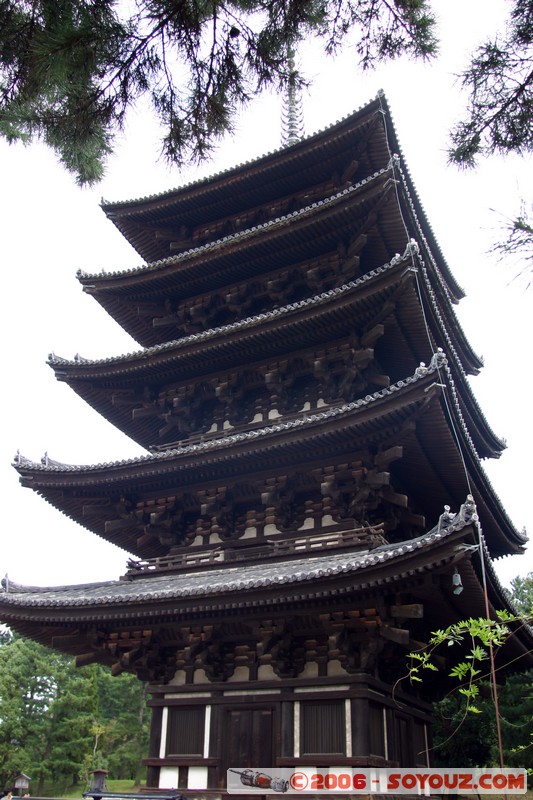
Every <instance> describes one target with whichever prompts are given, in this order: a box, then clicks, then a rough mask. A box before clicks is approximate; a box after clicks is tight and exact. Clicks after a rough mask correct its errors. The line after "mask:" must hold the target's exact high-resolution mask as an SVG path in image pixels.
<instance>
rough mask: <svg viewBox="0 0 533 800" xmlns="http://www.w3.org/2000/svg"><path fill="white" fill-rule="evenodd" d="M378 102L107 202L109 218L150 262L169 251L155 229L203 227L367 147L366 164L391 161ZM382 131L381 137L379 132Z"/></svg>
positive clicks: (303, 183)
mask: <svg viewBox="0 0 533 800" xmlns="http://www.w3.org/2000/svg"><path fill="white" fill-rule="evenodd" d="M378 112H379V104H378V102H377V101H374V102H372V103H370V104H368V105H367V106H365V107H363V108H361V109H360V110H359V111H357V112H356V113H355V114H352V115H350V116H349V117H347V118H346V119H343V120H341V121H340V122H337V123H336V124H334V125H332V126H330V127H328V128H327V129H325V130H323V131H319V132H318V133H316V134H314V135H313V136H310V137H308V138H306V139H304V140H302V141H300V142H297V143H295V144H293V145H291V146H289V147H284V148H281V149H279V150H276V151H274V152H273V153H269V154H267V155H265V156H262V157H260V158H258V159H255V160H253V161H251V162H248V163H245V164H241V165H238V166H236V167H234V168H233V169H230V170H227V171H224V172H221V173H219V174H216V175H213V176H210V177H208V178H205V179H202V180H198V181H195V182H194V183H192V184H188V185H186V186H183V187H180V188H177V189H174V190H170V191H167V192H163V193H161V194H157V195H153V196H151V197H145V198H140V199H138V200H132V201H126V202H115V203H110V202H103V203H102V208H103V211H104V213H105V214H106V215H107V217H108V218H109V219H110V220H111V221H112V222H113V223H114V224H115V225H116V226H117V228H118V229H119V230H120V231H121V233H122V234H123V235H124V236H125V238H126V239H127V240H128V241H129V242H130V244H132V246H133V247H134V248H135V249H136V250H137V251H138V252H139V253H140V255H141V256H142V258H144V259H145V260H146V261H156V260H158V259H160V258H164V257H166V256H167V255H168V252H166V251H165V245H164V244H162V243H160V242H159V243H158V241H157V240H156V239H155V238H154V236H153V232H152V230H151V227H153V226H157V225H163V226H164V225H169V224H173V225H174V226H176V227H179V226H180V224H184V223H185V224H189V225H192V226H194V225H198V224H202V223H204V222H206V221H210V220H213V219H217V218H220V217H225V216H226V215H227V214H232V213H239V212H240V211H243V210H246V209H248V208H250V207H253V206H255V205H258V204H259V203H261V202H263V203H266V202H268V201H269V200H275V199H277V198H278V197H280V196H285V195H290V194H292V193H293V192H294V191H298V190H302V189H304V188H306V187H307V186H311V185H314V184H316V183H320V182H321V181H324V180H327V179H329V178H330V177H331V175H332V174H334V173H335V171H336V170H338V169H339V168H342V166H343V157H344V158H348V159H349V160H350V159H352V158H353V157H354V152H355V153H358V152H359V151H362V153H361V156H360V157H361V158H362V161H363V164H362V168H366V169H371V170H375V169H377V168H379V166H380V165H383V163H384V162H385V163H386V160H387V148H386V141H385V139H384V136H383V131H382V127H381V126H380V129H378V125H377V124H376V123H377V122H378V120H377V117H376V115H377V114H378ZM373 133H377V134H378V135H377V136H376V135H373Z"/></svg>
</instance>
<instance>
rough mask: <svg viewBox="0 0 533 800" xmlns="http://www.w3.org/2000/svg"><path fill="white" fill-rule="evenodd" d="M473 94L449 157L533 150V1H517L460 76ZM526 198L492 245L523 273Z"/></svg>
mask: <svg viewBox="0 0 533 800" xmlns="http://www.w3.org/2000/svg"><path fill="white" fill-rule="evenodd" d="M460 78H461V81H462V85H463V88H464V89H465V91H466V93H467V96H468V106H467V112H466V115H465V117H464V118H463V119H462V120H461V121H460V122H459V123H458V124H457V125H456V126H455V127H454V128H453V130H452V134H451V147H450V154H449V155H450V161H451V162H452V163H455V164H459V165H460V166H466V167H472V166H475V164H476V162H477V160H478V158H479V157H480V156H487V155H492V154H494V153H497V154H499V155H507V154H509V153H517V154H519V155H525V154H527V153H531V152H532V151H533V3H532V2H531V0H514V2H513V4H512V5H511V11H510V15H509V20H508V24H507V27H506V29H505V30H503V31H497V32H496V33H495V35H494V37H493V38H492V39H490V40H488V41H486V42H485V43H483V44H482V45H480V47H479V48H478V49H477V50H476V52H475V53H474V54H473V56H472V60H471V62H470V65H469V66H468V68H467V69H466V70H465V71H464V72H463V73H462V75H461V76H460ZM528 206H530V204H529V203H528V202H526V201H524V200H523V201H522V205H521V208H520V210H519V211H518V212H517V213H516V214H515V216H514V217H512V218H511V219H509V220H507V221H506V222H505V224H504V226H503V238H502V239H501V240H500V241H499V242H497V243H496V244H495V246H494V247H493V248H492V250H493V252H495V253H496V254H498V255H499V256H501V257H503V258H508V257H509V256H511V257H513V256H518V257H519V259H520V260H521V262H522V264H523V266H521V268H520V273H526V272H530V271H531V270H533V225H532V224H531V218H530V214H529V211H528Z"/></svg>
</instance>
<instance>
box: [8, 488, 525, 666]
mask: <svg viewBox="0 0 533 800" xmlns="http://www.w3.org/2000/svg"><path fill="white" fill-rule="evenodd" d="M475 520H476V515H475V505H474V504H473V503H472V501H471V498H467V501H466V503H465V504H464V505H462V506H461V509H460V512H459V513H458V514H457V515H456V516H455V517H454V518H450V517H445V516H443V517H442V518H441V520H439V523H438V525H437V526H435V527H434V528H433V529H432V530H431V531H429V532H428V533H426V534H424V535H422V536H420V537H418V538H416V539H412V540H409V541H405V542H400V543H397V544H394V545H389V544H387V545H382V546H380V547H377V548H376V549H374V550H372V551H371V552H359V553H350V552H343V553H339V554H331V553H328V554H327V555H317V556H313V557H309V556H308V557H306V558H302V559H297V560H291V561H288V562H282V561H281V562H280V561H278V562H276V563H271V564H269V563H265V562H262V563H260V564H240V565H238V566H230V565H224V566H223V567H222V568H219V569H214V570H209V571H201V572H191V573H181V574H172V575H166V576H161V575H158V576H148V577H140V578H135V579H134V580H119V581H108V582H100V583H92V584H83V585H78V586H76V585H74V586H59V587H35V586H24V585H20V584H16V583H13V582H12V581H10V580H9V579H7V577H6V578H5V579H4V580H3V581H2V589H0V618H2V620H4V622H6V623H8V624H9V625H11V626H12V627H13V628H14V629H15V630H17V631H19V632H20V633H22V634H23V635H26V636H30V637H31V638H33V639H35V640H37V641H40V642H41V643H43V644H45V645H48V646H52V647H54V648H55V649H60V650H63V651H64V652H67V653H69V654H71V655H83V656H85V655H86V654H87V648H89V649H90V648H91V642H92V641H93V640H92V639H91V637H90V636H89V637H88V635H87V634H81V631H83V630H86V631H90V630H91V629H92V627H94V626H95V625H96V626H97V629H98V631H100V632H105V631H112V630H116V629H117V625H118V626H119V629H120V630H122V631H127V630H128V629H132V628H135V627H139V628H141V629H143V630H144V631H145V633H146V634H150V633H151V631H150V629H152V630H153V627H154V625H155V626H156V627H157V628H158V629H159V630H161V629H162V628H164V627H168V628H169V629H170V628H172V627H173V628H178V629H179V626H180V625H184V624H187V623H189V624H190V623H191V622H193V621H197V622H198V621H201V620H202V618H204V617H205V616H207V618H208V619H209V621H210V624H212V623H213V620H215V619H216V618H217V616H221V617H223V618H224V619H225V620H226V621H230V620H231V619H232V618H234V617H235V616H236V615H237V617H238V615H239V614H242V612H243V610H247V611H248V612H250V611H256V612H258V611H259V612H261V613H272V612H275V609H276V607H277V608H284V609H286V608H287V607H289V608H290V607H291V605H293V606H295V607H296V608H299V609H301V608H302V607H308V608H309V607H312V606H313V604H319V605H321V604H323V603H324V598H327V604H328V608H330V609H331V608H335V607H342V603H343V602H350V603H353V602H354V601H355V600H356V598H357V597H360V598H363V599H366V600H367V601H368V600H369V598H372V596H373V595H374V594H376V593H379V592H382V591H383V587H384V586H386V587H387V591H388V592H389V593H390V592H392V591H411V592H413V593H416V597H417V599H418V600H419V601H420V600H422V601H423V602H424V603H426V602H427V603H428V604H430V605H431V613H432V617H431V624H432V625H435V626H440V625H442V626H446V625H448V624H450V619H452V620H453V619H463V618H464V617H465V615H468V616H469V617H472V616H474V617H475V616H476V615H478V616H480V617H484V616H486V606H485V598H484V596H483V591H482V584H483V583H485V585H486V587H487V593H488V601H489V604H490V606H491V609H492V611H494V610H495V609H502V608H506V609H508V610H512V609H510V606H509V602H508V600H507V599H506V596H505V593H504V591H503V589H502V587H501V585H500V584H499V581H498V579H497V577H496V575H495V574H494V571H493V569H492V566H491V563H490V559H489V558H488V556H487V553H486V550H485V547H484V540H483V535H482V533H481V532H480V531H479V529H478V528H477V523H476V521H475ZM481 557H482V558H483V564H482V563H481ZM458 568H459V569H460V573H461V579H462V583H463V587H464V591H463V593H462V594H460V595H456V594H454V593H453V592H452V574H453V572H454V571H455V570H457V569H458ZM432 578H433V579H432ZM436 581H437V582H436ZM511 627H513V628H516V630H514V631H513V633H514V635H513V636H511V637H510V638H509V640H508V642H507V645H506V648H507V656H506V661H508V662H509V661H512V662H513V663H514V667H516V666H517V662H518V666H519V667H521V668H526V667H525V665H527V666H530V665H531V662H532V660H533V657H532V655H531V632H530V630H529V629H528V628H524V627H523V626H515V625H513V624H511ZM147 628H148V631H146V629H147ZM80 634H81V635H80ZM100 635H102V633H100ZM93 639H94V641H93V646H96V639H97V635H96V632H95V635H94V637H93ZM108 657H109V654H108Z"/></svg>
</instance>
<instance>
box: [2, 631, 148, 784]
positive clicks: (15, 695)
mask: <svg viewBox="0 0 533 800" xmlns="http://www.w3.org/2000/svg"><path fill="white" fill-rule="evenodd" d="M147 740H148V715H147V714H146V687H145V685H144V684H143V683H142V682H141V681H139V680H137V678H135V677H134V676H133V675H122V676H120V677H119V678H114V677H112V676H111V675H110V673H109V670H106V669H105V668H103V667H101V666H100V665H93V666H91V667H88V668H83V669H76V667H75V666H74V664H73V662H72V660H71V659H69V658H67V657H65V656H62V655H61V654H59V653H57V652H54V651H52V650H48V649H47V648H45V647H42V646H41V645H39V644H36V643H35V642H32V641H30V640H26V639H23V638H22V637H20V636H17V635H14V636H9V635H8V634H3V635H2V636H0V781H1V783H0V785H2V786H10V785H12V781H13V778H14V777H15V775H17V774H18V773H19V772H20V771H22V772H26V773H27V774H28V775H31V777H32V792H33V794H34V795H37V796H42V795H43V789H44V787H45V786H46V787H47V788H50V787H52V792H51V793H52V794H55V795H56V796H57V795H58V794H62V793H63V791H64V790H65V789H66V788H67V787H69V786H70V785H71V784H72V782H73V780H74V779H76V778H78V779H79V780H80V781H86V779H87V775H88V771H89V770H91V769H94V768H95V767H96V766H97V765H99V766H102V765H103V764H105V766H106V768H108V769H109V770H110V771H111V773H112V777H113V778H132V779H138V780H140V779H141V777H142V776H141V775H140V774H139V770H140V769H141V768H142V767H141V760H142V757H143V755H145V753H146V748H147ZM51 781H53V784H51Z"/></svg>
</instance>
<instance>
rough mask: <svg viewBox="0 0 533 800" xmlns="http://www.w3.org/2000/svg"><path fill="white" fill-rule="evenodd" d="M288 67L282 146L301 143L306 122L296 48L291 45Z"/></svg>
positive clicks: (282, 120)
mask: <svg viewBox="0 0 533 800" xmlns="http://www.w3.org/2000/svg"><path fill="white" fill-rule="evenodd" d="M287 65H288V69H289V82H288V85H287V89H286V91H285V96H284V98H283V112H282V118H281V124H282V145H283V146H284V147H287V146H288V145H291V144H295V143H296V142H299V141H300V139H303V137H304V120H303V110H302V95H301V90H300V86H299V83H298V72H297V70H296V63H295V52H294V47H293V46H292V45H289V47H288V50H287Z"/></svg>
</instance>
